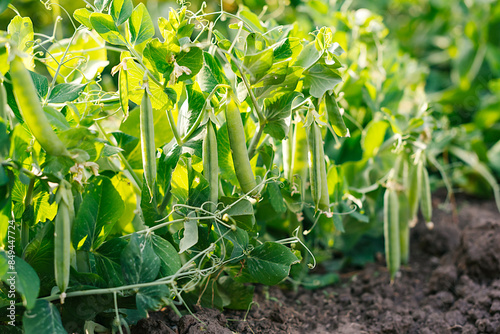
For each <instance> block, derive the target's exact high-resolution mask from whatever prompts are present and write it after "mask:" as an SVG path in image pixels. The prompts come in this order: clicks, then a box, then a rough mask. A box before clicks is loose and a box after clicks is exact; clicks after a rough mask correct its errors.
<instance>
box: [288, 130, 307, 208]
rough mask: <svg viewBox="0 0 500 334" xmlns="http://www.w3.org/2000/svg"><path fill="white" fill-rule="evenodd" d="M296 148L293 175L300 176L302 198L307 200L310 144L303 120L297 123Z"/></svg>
mask: <svg viewBox="0 0 500 334" xmlns="http://www.w3.org/2000/svg"><path fill="white" fill-rule="evenodd" d="M294 140H295V150H294V156H293V168H292V171H293V175H298V176H299V177H300V181H301V182H300V183H301V184H300V186H301V191H300V193H301V195H302V200H303V201H304V200H305V191H304V190H305V189H306V181H307V171H308V168H309V163H308V146H307V132H306V128H305V126H304V123H303V122H298V123H297V124H296V125H295V131H294Z"/></svg>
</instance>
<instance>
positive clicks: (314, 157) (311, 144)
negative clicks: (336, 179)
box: [307, 121, 323, 211]
mask: <svg viewBox="0 0 500 334" xmlns="http://www.w3.org/2000/svg"><path fill="white" fill-rule="evenodd" d="M322 139H323V138H322V137H321V131H320V129H319V126H318V124H317V123H316V121H313V122H312V123H311V125H310V127H309V129H308V132H307V146H308V149H309V151H308V156H309V159H308V160H309V179H310V181H311V196H312V199H313V202H314V206H315V209H316V211H318V209H319V206H320V201H321V187H322V186H323V184H322V182H321V167H320V166H321V163H322V161H321V152H320V151H321V144H322V142H323V141H322Z"/></svg>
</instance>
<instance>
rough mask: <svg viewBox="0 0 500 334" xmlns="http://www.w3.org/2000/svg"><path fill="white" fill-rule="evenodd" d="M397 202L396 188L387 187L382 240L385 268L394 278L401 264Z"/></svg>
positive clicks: (392, 278)
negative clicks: (383, 243) (383, 242)
mask: <svg viewBox="0 0 500 334" xmlns="http://www.w3.org/2000/svg"><path fill="white" fill-rule="evenodd" d="M399 237H400V236H399V203H398V194H397V192H396V190H394V189H392V188H387V189H386V191H385V194H384V241H385V258H386V262H387V268H388V269H389V273H390V275H391V281H392V280H394V277H395V276H396V273H397V272H398V270H399V267H400V265H401V258H400V254H401V250H400V244H399V243H400V239H399Z"/></svg>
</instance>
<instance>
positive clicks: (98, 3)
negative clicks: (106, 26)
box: [94, 0, 111, 12]
mask: <svg viewBox="0 0 500 334" xmlns="http://www.w3.org/2000/svg"><path fill="white" fill-rule="evenodd" d="M110 2H111V0H94V6H95V8H96V9H97V10H98V11H99V12H102V11H103V10H104V9H105V8H106V7H107V6H108V5H109V3H110Z"/></svg>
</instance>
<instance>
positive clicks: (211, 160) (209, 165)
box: [203, 119, 219, 212]
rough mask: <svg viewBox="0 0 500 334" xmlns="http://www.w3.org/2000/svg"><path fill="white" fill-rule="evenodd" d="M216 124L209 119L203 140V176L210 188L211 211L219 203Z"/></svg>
mask: <svg viewBox="0 0 500 334" xmlns="http://www.w3.org/2000/svg"><path fill="white" fill-rule="evenodd" d="M214 127H215V124H214V123H213V122H212V121H211V120H210V119H209V120H208V122H207V132H206V135H205V139H204V140H203V175H204V176H205V178H206V179H207V181H208V184H209V187H210V202H212V203H211V204H210V211H212V212H213V211H215V208H216V205H217V202H218V201H219V160H218V156H217V135H216V131H215V128H214Z"/></svg>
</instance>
